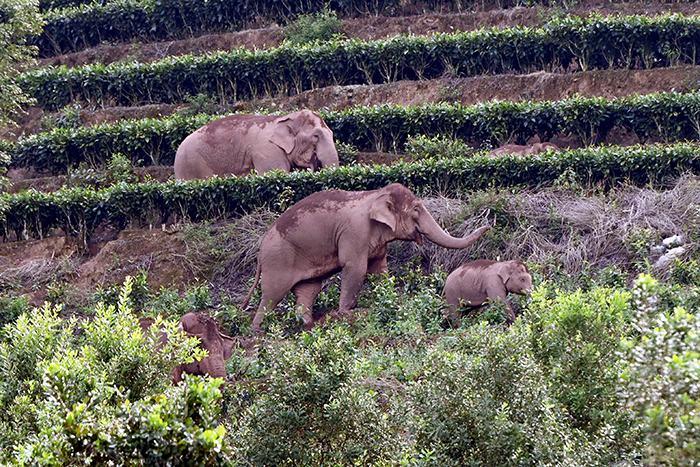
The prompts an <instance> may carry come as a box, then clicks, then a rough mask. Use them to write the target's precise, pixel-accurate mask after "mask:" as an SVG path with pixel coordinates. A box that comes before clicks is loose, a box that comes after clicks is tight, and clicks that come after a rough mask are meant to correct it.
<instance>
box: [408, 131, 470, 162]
mask: <svg viewBox="0 0 700 467" xmlns="http://www.w3.org/2000/svg"><path fill="white" fill-rule="evenodd" d="M471 151H473V149H472V148H471V147H470V146H469V145H467V144H466V143H465V142H464V141H462V140H459V139H453V138H448V137H446V136H442V135H437V136H424V135H421V136H409V137H408V138H407V140H406V145H405V146H404V152H405V153H406V155H407V156H410V157H411V158H413V159H414V160H420V159H429V158H432V157H443V158H452V157H464V156H466V155H468V154H469V153H470V152H471Z"/></svg>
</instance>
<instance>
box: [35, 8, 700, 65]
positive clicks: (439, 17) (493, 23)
mask: <svg viewBox="0 0 700 467" xmlns="http://www.w3.org/2000/svg"><path fill="white" fill-rule="evenodd" d="M563 13H566V14H574V15H588V14H591V13H598V14H602V15H614V14H625V15H629V14H640V15H657V14H662V13H683V14H687V15H695V14H698V13H700V4H698V3H695V2H691V3H645V2H629V3H610V2H607V1H600V0H594V1H582V2H579V5H576V6H574V7H572V8H571V9H566V10H565V9H561V8H544V7H531V8H526V7H516V8H512V9H506V10H489V11H476V12H469V13H426V14H421V15H412V16H368V17H363V18H349V19H345V20H343V23H342V32H343V33H344V34H345V35H346V36H347V37H350V38H357V39H365V40H372V39H381V38H386V37H391V36H395V35H399V34H415V35H429V34H435V33H446V32H455V31H470V30H474V29H478V28H482V27H511V26H536V25H540V24H542V23H544V22H546V21H547V20H549V19H550V18H552V17H554V16H556V15H561V14H563ZM283 39H284V28H282V27H280V26H278V25H271V26H268V27H265V28H260V29H249V30H245V31H237V32H224V33H218V34H206V35H202V36H199V37H194V38H187V39H179V40H171V41H162V42H150V43H148V42H147V43H141V42H133V43H128V44H103V45H100V46H97V47H94V48H90V49H86V50H83V51H80V52H75V53H70V54H65V55H59V56H56V57H49V58H45V59H42V60H40V61H39V66H47V65H66V66H71V67H72V66H80V65H84V64H88V63H103V64H108V63H113V62H120V61H122V62H123V61H138V62H151V61H155V60H160V59H162V58H165V57H168V56H177V55H184V54H203V53H207V52H214V51H222V50H223V51H225V50H231V49H234V48H240V47H244V48H247V49H264V48H270V47H274V46H277V45H279V44H280V43H281V42H282V40H283Z"/></svg>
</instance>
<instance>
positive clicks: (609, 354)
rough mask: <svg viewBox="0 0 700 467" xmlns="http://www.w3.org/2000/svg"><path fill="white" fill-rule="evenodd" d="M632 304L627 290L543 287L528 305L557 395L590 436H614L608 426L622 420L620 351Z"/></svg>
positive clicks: (539, 354) (536, 345) (535, 343)
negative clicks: (619, 413)
mask: <svg viewBox="0 0 700 467" xmlns="http://www.w3.org/2000/svg"><path fill="white" fill-rule="evenodd" d="M631 301H632V299H631V294H630V293H629V292H627V291H621V290H615V289H607V288H600V287H596V288H593V289H592V290H591V291H589V292H582V291H580V290H579V291H575V292H572V293H565V292H562V291H554V290H552V289H550V288H548V287H547V286H545V285H542V286H540V287H538V288H537V289H535V291H534V292H533V293H532V301H531V303H530V304H529V306H528V312H527V316H526V318H525V319H526V320H527V321H528V322H529V323H530V325H531V326H532V337H531V339H532V343H531V346H532V349H533V352H534V355H535V357H536V358H537V360H538V361H540V362H541V363H542V365H543V367H544V369H545V371H547V372H548V373H549V380H550V381H551V382H552V384H553V386H552V394H553V396H554V397H556V398H557V400H558V401H559V402H560V403H561V404H563V406H564V407H565V408H566V411H567V413H568V415H569V416H571V417H572V419H573V420H572V425H573V426H575V427H577V428H580V429H582V430H585V431H586V432H587V433H589V434H591V435H593V434H596V433H598V432H599V431H600V430H602V429H607V430H610V431H612V429H611V428H609V427H608V426H607V425H609V424H611V422H613V421H614V420H615V417H616V415H617V414H616V412H617V410H618V407H617V393H616V391H617V382H618V374H619V371H620V361H619V357H618V352H619V350H621V340H622V339H623V338H624V337H625V335H626V334H627V332H628V329H627V328H628V323H629V321H630V316H631ZM614 428H617V427H614ZM622 429H626V427H622Z"/></svg>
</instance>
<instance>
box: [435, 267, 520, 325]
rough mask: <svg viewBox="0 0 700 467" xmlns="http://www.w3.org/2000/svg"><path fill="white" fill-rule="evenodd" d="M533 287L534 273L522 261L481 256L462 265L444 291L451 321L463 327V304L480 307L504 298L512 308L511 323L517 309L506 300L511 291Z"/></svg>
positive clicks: (516, 291) (507, 305) (509, 310)
mask: <svg viewBox="0 0 700 467" xmlns="http://www.w3.org/2000/svg"><path fill="white" fill-rule="evenodd" d="M531 290H532V276H531V275H530V272H529V271H528V269H527V266H525V264H524V263H523V262H522V261H501V262H496V261H489V260H478V261H472V262H469V263H465V264H463V265H462V266H460V267H458V268H457V269H455V270H454V271H452V273H450V275H449V276H447V280H446V281H445V289H444V291H443V294H444V296H445V300H446V301H447V304H448V306H449V310H448V317H449V320H450V322H451V324H452V325H453V326H455V327H459V325H460V323H461V318H460V315H459V307H460V304H461V305H466V306H471V307H474V308H478V307H480V306H482V305H484V304H485V303H486V302H494V301H502V302H504V303H505V305H506V309H507V311H508V319H507V321H508V323H512V322H513V321H515V313H514V312H513V309H512V308H511V306H510V303H508V302H507V301H506V297H507V296H508V294H509V293H514V294H518V295H526V294H528V293H530V291H531Z"/></svg>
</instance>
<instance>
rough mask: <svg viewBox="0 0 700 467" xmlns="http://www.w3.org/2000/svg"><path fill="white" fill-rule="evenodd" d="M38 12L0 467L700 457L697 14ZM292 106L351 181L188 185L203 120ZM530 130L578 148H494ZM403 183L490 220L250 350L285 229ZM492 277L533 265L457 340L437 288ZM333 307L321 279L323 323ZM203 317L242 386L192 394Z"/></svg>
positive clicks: (443, 219)
mask: <svg viewBox="0 0 700 467" xmlns="http://www.w3.org/2000/svg"><path fill="white" fill-rule="evenodd" d="M39 7H40V8H41V10H42V11H43V15H44V18H45V25H44V28H43V32H42V33H41V34H38V35H36V36H34V37H32V38H31V42H32V43H33V44H35V45H37V47H38V53H39V60H38V61H37V62H36V63H27V64H25V65H24V66H23V71H22V74H21V76H20V77H19V81H18V83H19V86H20V87H21V89H22V91H23V92H24V93H25V94H26V95H28V96H30V97H31V98H32V99H33V104H32V105H31V106H26V107H25V108H24V109H23V112H22V114H21V115H20V116H18V117H17V125H16V126H11V127H10V126H8V127H7V128H5V129H2V130H1V131H0V135H1V136H2V139H0V155H2V156H3V157H0V174H2V173H5V174H6V175H7V176H6V177H2V178H1V179H0V180H1V181H2V183H0V186H1V187H3V189H4V191H5V193H2V194H0V235H2V242H1V243H0V324H2V325H5V327H4V328H3V329H2V331H0V368H2V369H3V370H4V371H0V420H1V421H0V452H1V453H2V454H0V460H1V461H2V462H3V463H6V462H7V463H17V464H25V463H28V464H34V463H37V462H39V461H40V460H41V462H44V463H48V464H52V465H63V464H73V463H77V462H87V463H95V464H103V463H106V462H113V463H117V464H126V463H129V464H131V463H139V464H141V463H143V464H151V463H154V464H185V463H187V464H193V463H194V464H208V465H212V464H216V465H218V464H233V465H237V464H246V465H249V464H255V465H277V464H293V465H329V464H331V465H351V464H363V465H364V464H372V465H374V464H378V465H399V464H400V465H423V464H425V465H428V464H431V465H432V464H435V465H465V464H469V465H472V464H473V465H541V464H553V465H562V464H567V465H611V464H618V465H622V464H625V465H626V464H631V463H636V464H644V465H694V462H696V460H697V458H698V454H699V453H698V445H697V439H700V436H699V435H700V424H699V423H698V419H699V418H700V415H698V407H699V405H698V404H699V403H700V402H699V401H700V393H698V385H697V381H698V380H699V379H700V373H698V368H700V365H698V354H697V348H698V344H699V342H698V336H699V335H700V332H698V331H700V318H698V315H697V313H696V309H697V306H698V303H699V302H698V297H700V274H699V268H700V263H699V262H700V257H699V256H698V250H697V248H696V245H697V242H698V236H697V235H698V234H697V232H698V227H700V225H699V223H700V179H699V178H698V175H700V91H699V90H698V84H699V83H700V63H699V62H700V57H699V56H698V52H699V51H700V50H699V48H700V16H698V13H699V12H700V5H698V3H697V2H692V1H688V2H663V1H650V2H610V1H586V0H581V1H578V2H550V1H544V0H543V1H528V2H520V1H516V2H471V1H467V0H430V1H417V0H409V1H400V2H399V1H396V0H371V1H370V0H333V1H331V2H320V1H316V0H304V1H302V2H270V1H263V0H246V1H241V2H229V1H221V0H208V1H202V0H188V1H186V2H183V1H178V2H174V1H171V0H124V1H122V0H119V1H117V0H99V1H97V0H94V1H83V0H45V1H44V0H42V1H41V2H40V3H39ZM7 11H9V12H10V13H7V12H6V11H5V9H4V7H3V6H2V5H0V13H1V14H2V15H9V14H11V10H7ZM2 15H0V18H1V17H3V16H2ZM302 108H308V109H312V110H314V111H317V112H318V113H319V114H320V115H321V116H322V118H323V119H324V121H325V122H326V123H327V125H328V126H329V128H330V129H331V130H332V131H333V134H334V139H335V143H336V146H337V149H338V152H339V155H340V162H341V166H340V167H336V168H329V169H323V170H319V171H292V172H290V173H283V172H272V173H267V174H265V175H255V174H251V175H249V176H245V177H229V178H212V179H207V180H195V181H187V182H184V181H176V180H174V175H173V167H172V166H173V160H174V157H175V152H176V149H177V147H178V146H179V144H180V143H181V142H182V140H183V139H184V138H185V137H186V136H187V135H189V134H190V133H191V132H193V131H194V130H196V129H197V128H199V127H200V126H202V125H204V124H205V123H207V122H210V121H212V120H213V119H215V118H217V117H220V116H223V115H227V114H235V113H262V114H274V113H283V112H288V111H293V110H297V109H302ZM536 142H553V143H555V144H557V145H558V146H559V147H560V148H561V151H559V152H545V153H542V154H538V155H531V156H520V155H500V156H494V155H493V154H492V153H491V150H493V149H494V148H497V147H500V146H502V145H505V144H523V145H525V144H532V143H536ZM390 183H401V184H403V185H405V186H406V187H408V188H409V189H411V190H412V191H413V192H414V193H415V194H417V195H418V196H420V197H421V198H422V199H423V204H424V205H425V207H426V208H427V210H428V211H429V212H430V213H431V214H432V216H433V217H434V218H435V219H436V220H437V221H438V222H439V223H440V224H441V225H442V226H443V227H445V228H446V229H447V230H448V231H450V232H452V233H453V234H455V235H464V234H466V233H468V232H470V231H473V230H474V229H476V228H477V227H479V226H480V225H484V224H485V223H488V224H490V225H492V228H491V231H490V232H489V233H488V234H487V235H486V236H485V237H484V238H483V239H481V240H480V241H478V242H477V243H476V244H475V245H474V246H473V247H471V248H468V249H465V250H447V249H444V248H441V247H439V246H437V245H435V244H430V243H429V242H426V243H425V244H422V243H421V242H408V241H406V242H404V241H398V242H395V243H392V244H391V246H390V248H389V254H388V258H389V263H388V272H387V273H384V274H381V275H370V276H368V277H367V280H366V281H365V285H364V287H363V289H362V292H361V293H360V296H359V300H358V306H357V309H356V310H355V312H354V313H353V316H352V319H348V320H344V319H333V318H330V319H328V320H326V321H323V320H321V321H320V323H322V324H318V325H317V326H316V327H315V328H314V329H313V330H312V331H304V330H303V329H302V323H301V319H300V317H299V316H298V313H297V311H298V310H296V308H295V303H294V301H293V300H292V297H291V294H290V297H288V298H287V299H285V300H283V302H282V304H281V305H280V306H279V307H278V309H277V311H276V312H275V313H268V317H267V318H266V320H265V321H264V323H263V328H264V330H265V335H264V336H261V335H256V334H254V333H253V332H252V330H251V317H250V316H249V312H250V311H251V309H252V306H251V309H243V308H241V306H240V304H241V302H242V301H243V297H244V296H245V295H246V292H247V291H248V288H249V287H250V286H251V285H253V278H254V276H255V269H256V256H257V252H258V248H259V245H260V239H261V238H262V236H263V234H264V233H265V232H266V230H267V229H268V228H269V226H270V225H271V224H272V223H273V222H274V221H275V219H277V218H278V216H279V215H280V213H282V212H284V211H285V210H287V209H288V208H290V207H291V206H293V205H294V204H295V203H296V202H298V201H300V200H301V199H303V198H304V197H306V196H308V195H310V194H313V193H316V192H319V191H323V190H328V189H343V190H353V191H357V190H374V189H380V188H382V187H385V186H387V185H388V184H390ZM305 254H309V253H308V252H306V253H305ZM475 259H489V260H511V259H520V260H523V261H525V262H526V264H527V268H528V271H529V273H530V274H531V275H532V278H533V282H534V288H533V290H532V292H531V293H530V294H529V295H527V296H522V297H521V296H517V297H516V296H511V299H510V303H511V304H512V305H506V302H501V301H494V302H492V303H489V304H487V306H485V307H482V308H479V309H478V310H470V309H468V308H467V307H463V308H462V311H463V312H464V319H463V320H462V325H461V326H460V327H458V328H450V326H448V322H447V321H446V320H445V315H444V313H445V309H446V303H445V299H444V296H443V293H442V288H443V286H444V284H445V278H446V276H447V274H448V273H450V272H451V271H452V270H454V269H455V268H456V267H458V266H459V265H460V264H462V263H464V262H465V261H468V260H475ZM483 274H486V273H483ZM340 297H341V278H340V277H330V278H328V280H326V281H325V282H324V285H323V288H322V290H321V292H320V295H319V296H318V298H317V299H316V301H315V306H314V310H313V313H314V315H315V316H316V317H320V316H323V315H329V316H334V314H335V311H336V310H337V309H338V308H339V301H340ZM258 300H260V297H259V296H258V293H257V292H255V293H254V294H253V303H257V301H258ZM340 303H342V302H340ZM509 306H512V307H514V308H515V309H516V310H517V311H518V318H517V319H516V321H515V323H513V324H512V325H508V323H506V318H507V317H508V314H507V310H508V307H509ZM193 311H195V312H203V313H206V314H207V315H210V316H213V317H214V318H216V320H217V321H218V325H219V327H220V329H221V330H223V332H224V333H225V334H229V335H231V336H233V337H234V341H235V346H234V349H233V351H232V355H230V356H229V355H228V354H227V361H228V363H227V364H226V373H227V374H228V377H227V379H226V381H225V382H224V381H223V380H220V379H217V378H209V377H201V376H188V377H186V378H185V381H184V382H183V383H180V384H178V385H171V384H170V373H171V370H172V369H173V368H174V367H175V366H176V365H179V364H181V363H183V362H186V361H191V359H192V358H193V355H194V357H195V358H196V359H201V357H202V354H201V352H200V353H193V352H197V351H195V350H194V347H195V346H196V344H197V343H198V342H202V343H203V344H202V345H205V346H206V345H208V344H206V342H205V341H204V339H205V336H204V334H200V335H199V336H200V339H201V341H197V340H196V339H187V338H186V336H185V335H183V334H181V333H178V331H177V329H176V322H177V320H179V319H180V318H181V317H182V316H183V315H185V314H186V313H188V312H193ZM138 317H150V318H154V319H156V318H157V321H156V323H157V324H156V325H154V326H152V327H151V328H150V329H158V328H159V326H161V325H162V326H163V327H162V329H163V330H164V332H166V333H167V335H168V339H167V342H166V340H162V339H161V337H160V334H159V333H158V332H152V331H150V330H148V329H146V328H143V327H142V325H143V321H142V322H141V323H140V322H139V320H138ZM161 320H162V321H161ZM212 349H213V348H212ZM212 349H209V355H210V356H212V355H213V356H216V355H221V352H220V351H219V354H216V352H215V351H214V350H212ZM215 354H216V355H215ZM222 358H223V357H222Z"/></svg>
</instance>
